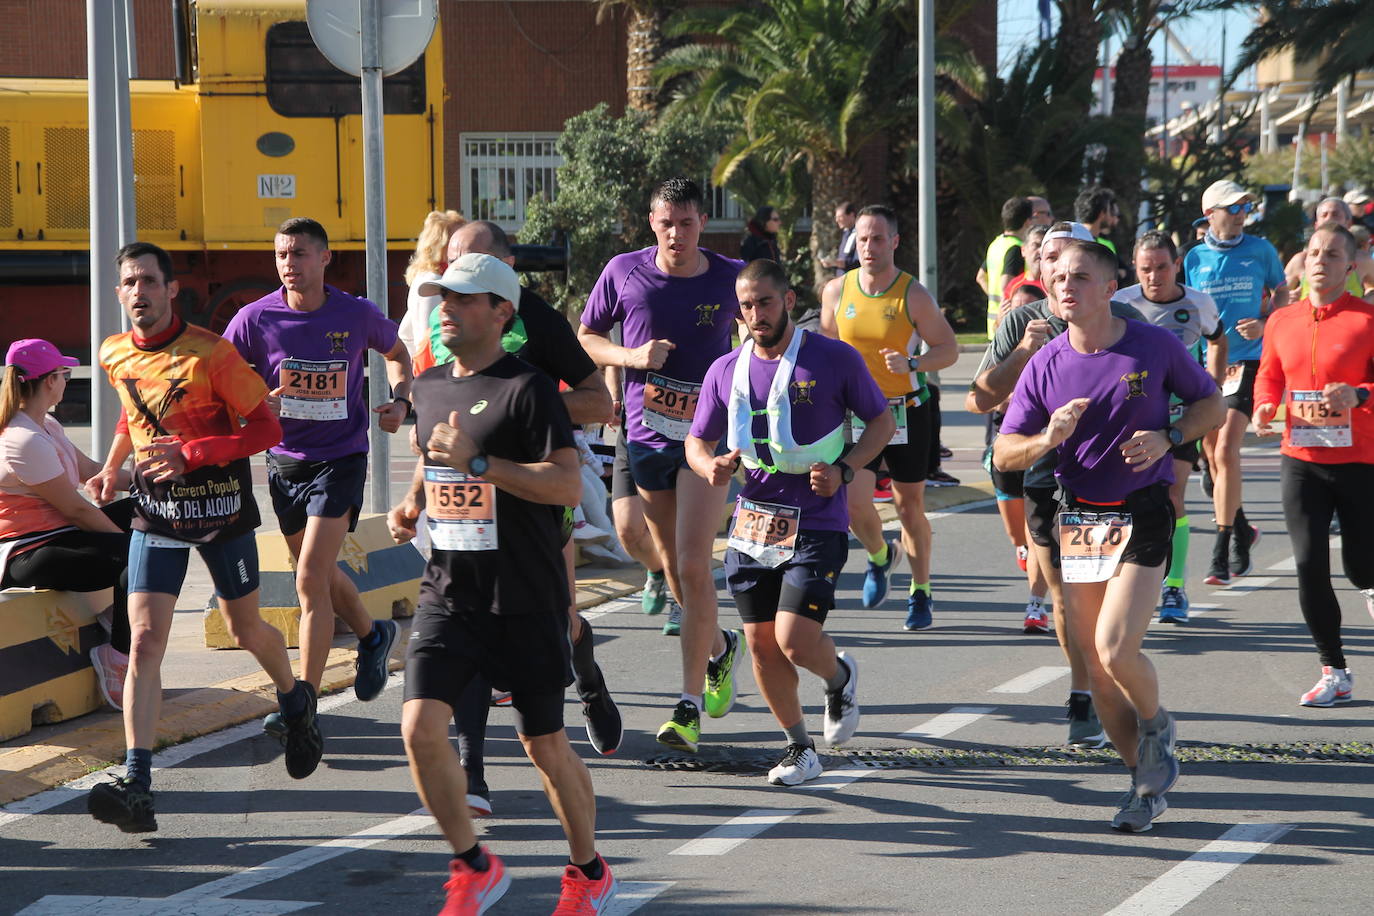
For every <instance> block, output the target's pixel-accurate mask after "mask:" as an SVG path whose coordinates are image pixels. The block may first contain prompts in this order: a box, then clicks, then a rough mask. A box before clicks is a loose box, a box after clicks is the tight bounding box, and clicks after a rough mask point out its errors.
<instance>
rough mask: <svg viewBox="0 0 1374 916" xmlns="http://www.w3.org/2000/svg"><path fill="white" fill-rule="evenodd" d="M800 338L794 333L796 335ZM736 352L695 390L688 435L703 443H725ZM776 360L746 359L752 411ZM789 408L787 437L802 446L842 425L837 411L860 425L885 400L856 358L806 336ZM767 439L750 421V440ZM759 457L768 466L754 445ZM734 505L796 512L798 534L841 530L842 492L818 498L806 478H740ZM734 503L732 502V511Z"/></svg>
mask: <svg viewBox="0 0 1374 916" xmlns="http://www.w3.org/2000/svg"><path fill="white" fill-rule="evenodd" d="M796 332H797V333H800V329H797V331H796ZM739 354H740V351H739V349H738V348H737V349H735V350H734V351H732V352H730V353H727V354H725V355H724V356H722V357H720V358H719V359H717V360H716V361H715V362H714V363H712V364H711V368H710V369H709V370H708V371H707V373H706V380H705V382H704V383H703V384H702V387H701V400H700V401H699V402H698V404H697V414H696V419H695V420H693V421H692V435H693V436H696V437H697V438H698V439H702V440H704V441H706V442H715V441H719V440H724V439H725V438H726V431H727V429H728V427H729V422H730V420H729V410H728V406H727V405H728V404H729V403H730V386H731V384H732V382H733V379H734V373H735V363H736V362H738V360H739ZM778 362H779V361H778V360H775V359H774V360H767V359H761V358H760V357H759V355H758V353H757V352H755V353H754V354H753V355H752V356H751V357H750V359H749V401H750V404H751V406H752V407H753V409H754V410H762V409H763V408H764V407H765V406H767V402H768V389H769V386H771V385H772V384H773V376H774V375H775V374H776V373H777V369H778ZM789 395H790V401H791V404H792V438H793V440H794V441H795V442H797V443H799V444H802V445H806V444H808V443H811V442H816V441H818V440H819V439H821V438H823V437H824V436H825V435H826V434H827V433H829V432H830V431H831V430H832V429H834V428H835V427H837V426H839V425H841V424H842V423H844V418H845V412H846V411H853V412H854V414H855V415H857V416H858V417H859V418H860V419H862V420H872V419H874V418H875V417H877V416H878V415H879V414H881V413H882V412H883V411H885V410H886V409H887V400H886V399H885V398H884V397H883V393H882V392H881V391H880V390H879V389H878V384H877V383H876V382H875V381H873V376H872V374H871V373H870V372H869V371H868V367H867V366H866V365H864V360H863V357H862V356H860V355H859V352H858V351H857V350H855V349H854V348H853V347H851V346H850V345H849V344H847V343H843V342H841V341H838V340H832V339H830V338H829V337H823V336H821V335H820V334H810V333H808V334H807V335H806V338H805V339H804V340H803V341H802V344H801V349H800V350H798V351H797V367H796V370H795V371H794V372H793V373H792V383H791V385H790V386H789ZM767 436H768V418H767V417H766V416H755V417H754V437H755V438H766V437H767ZM757 448H758V452H759V458H760V459H762V460H764V461H765V462H768V463H772V456H771V455H769V454H768V446H767V445H765V444H763V443H759V444H758V445H757ZM745 478H746V479H745V484H744V487H743V489H742V490H741V491H740V494H739V498H740V499H748V500H753V501H755V502H767V503H780V504H782V505H785V506H796V507H797V508H799V509H800V510H801V520H800V523H799V525H798V527H799V529H800V530H802V531H847V530H849V507H848V505H847V504H846V503H845V488H844V487H840V489H839V490H837V491H836V492H835V495H834V496H831V497H830V498H828V499H827V498H825V497H822V496H817V495H816V494H815V493H813V492H812V491H811V479H810V477H809V475H806V474H781V473H779V474H769V473H768V472H767V471H765V470H763V469H762V468H754V469H752V470H746V471H745ZM738 506H739V503H738V502H736V509H737V510H738Z"/></svg>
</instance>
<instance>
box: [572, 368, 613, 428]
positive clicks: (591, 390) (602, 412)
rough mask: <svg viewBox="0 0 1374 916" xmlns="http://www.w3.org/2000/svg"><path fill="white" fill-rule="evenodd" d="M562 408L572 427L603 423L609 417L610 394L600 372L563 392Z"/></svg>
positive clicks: (595, 372) (596, 371)
mask: <svg viewBox="0 0 1374 916" xmlns="http://www.w3.org/2000/svg"><path fill="white" fill-rule="evenodd" d="M563 406H564V407H566V408H568V417H569V418H570V419H571V420H572V422H573V425H574V426H581V425H582V424H583V423H605V422H606V421H607V420H608V419H609V418H610V416H611V393H610V392H609V391H607V390H606V383H605V382H604V381H603V380H602V378H601V372H600V370H594V371H593V372H592V373H591V374H590V375H588V376H587V377H586V378H584V379H583V380H582V381H580V382H578V383H577V384H576V385H574V386H572V389H571V390H569V391H565V392H563Z"/></svg>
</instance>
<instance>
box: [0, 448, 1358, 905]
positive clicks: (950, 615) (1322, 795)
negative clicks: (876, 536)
mask: <svg viewBox="0 0 1374 916" xmlns="http://www.w3.org/2000/svg"><path fill="white" fill-rule="evenodd" d="M1247 451H1252V452H1254V453H1252V454H1248V455H1247V458H1246V478H1245V479H1246V508H1247V514H1248V515H1249V516H1250V517H1251V519H1252V520H1254V521H1256V522H1258V523H1259V524H1260V525H1261V527H1262V528H1263V529H1264V531H1265V536H1264V538H1263V540H1261V541H1260V543H1259V544H1258V545H1257V546H1256V551H1255V560H1256V563H1255V566H1256V568H1255V572H1254V573H1253V574H1252V575H1251V576H1250V577H1248V578H1247V579H1244V580H1239V584H1238V585H1237V586H1234V587H1232V588H1230V589H1223V590H1216V589H1210V588H1208V587H1205V586H1203V585H1202V584H1201V575H1202V573H1203V571H1204V570H1205V566H1206V559H1207V555H1208V552H1209V550H1210V537H1209V536H1207V533H1206V532H1205V531H1204V528H1205V527H1206V526H1207V524H1208V520H1209V518H1210V514H1211V513H1210V509H1209V507H1208V506H1207V505H1206V504H1205V503H1204V502H1203V500H1202V498H1201V494H1200V492H1199V490H1198V488H1197V487H1196V485H1194V486H1193V487H1192V488H1191V490H1190V493H1189V496H1190V501H1191V503H1192V509H1191V516H1192V519H1193V527H1194V537H1193V543H1192V550H1191V556H1190V566H1191V574H1190V585H1191V587H1190V589H1189V591H1190V595H1191V598H1192V600H1193V601H1194V603H1195V605H1207V607H1205V608H1201V609H1200V610H1199V611H1198V612H1197V613H1195V615H1194V617H1193V619H1191V620H1190V621H1189V622H1188V623H1187V624H1186V625H1184V626H1167V625H1158V624H1157V625H1155V626H1152V627H1151V630H1150V634H1149V637H1148V639H1147V643H1146V647H1147V652H1148V653H1149V654H1150V656H1151V658H1152V659H1153V660H1154V662H1155V664H1156V666H1157V667H1158V669H1159V672H1160V678H1161V683H1162V685H1163V696H1164V700H1165V703H1166V705H1168V706H1169V707H1170V708H1171V709H1172V710H1173V711H1174V712H1175V714H1176V715H1177V717H1178V723H1179V725H1178V729H1179V739H1180V744H1181V747H1182V749H1183V750H1182V754H1183V760H1184V763H1183V775H1182V778H1181V780H1180V782H1179V784H1178V786H1177V787H1176V788H1175V790H1174V791H1173V792H1171V793H1170V795H1169V804H1170V808H1169V811H1168V812H1167V813H1166V814H1165V815H1164V816H1163V817H1161V818H1160V820H1159V821H1158V822H1157V824H1156V827H1155V829H1154V830H1153V831H1152V832H1149V833H1146V834H1142V835H1123V834H1118V833H1115V832H1113V831H1112V830H1110V829H1109V827H1108V822H1109V820H1110V818H1111V816H1112V814H1113V812H1114V810H1115V806H1116V803H1117V800H1118V799H1119V797H1120V795H1121V793H1122V792H1123V791H1124V789H1125V788H1126V785H1127V778H1126V776H1125V775H1124V770H1122V768H1121V767H1120V764H1119V763H1118V762H1114V761H1113V760H1112V759H1111V755H1110V754H1109V753H1106V752H1103V753H1098V754H1080V755H1078V756H1073V755H1066V754H1064V753H1062V749H1061V748H1060V744H1061V742H1062V741H1063V739H1064V737H1065V734H1066V727H1065V724H1064V721H1063V718H1062V716H1063V709H1064V702H1065V699H1066V697H1067V692H1068V680H1067V675H1066V671H1067V669H1066V668H1064V667H1063V666H1064V661H1063V658H1062V656H1061V655H1060V653H1059V650H1058V647H1057V645H1056V643H1055V642H1054V640H1053V638H1052V637H1051V636H1027V635H1024V634H1022V632H1021V629H1020V623H1021V616H1022V615H1021V608H1022V606H1023V604H1024V595H1025V586H1024V582H1023V580H1022V579H1021V578H1020V573H1019V572H1018V571H1017V569H1016V568H1015V566H1014V565H1013V562H1012V555H1011V550H1010V548H1009V546H1008V545H1007V543H1006V540H1005V538H1004V536H1003V534H1002V532H1001V526H1000V523H999V521H998V519H997V516H996V510H995V509H994V508H993V507H992V506H991V505H990V504H988V503H986V502H985V503H975V504H972V505H970V506H966V507H962V508H963V511H958V512H953V513H949V514H946V515H943V516H941V517H939V518H937V519H936V520H935V523H934V524H935V532H936V548H935V550H936V558H935V570H936V573H935V577H934V587H935V596H936V609H935V627H934V628H933V629H931V630H928V631H924V632H921V633H915V634H912V633H906V632H904V631H903V630H902V629H901V622H902V618H903V610H902V602H901V600H900V599H901V597H902V595H901V594H899V593H901V592H904V588H905V584H906V581H907V579H906V576H905V575H900V576H898V577H897V586H898V587H897V589H894V595H893V596H892V597H890V598H889V600H888V602H887V604H886V606H884V607H882V608H879V609H875V610H863V609H861V607H860V605H859V602H858V596H857V589H858V586H859V584H860V581H861V575H860V573H861V571H862V568H863V562H862V559H863V558H862V555H861V554H860V553H859V552H858V551H852V552H851V554H850V558H849V563H848V566H847V568H846V573H845V575H844V576H843V577H842V579H841V583H840V585H841V595H840V605H839V607H838V608H837V609H836V610H835V611H834V612H833V613H832V615H831V617H830V624H829V627H828V628H829V629H830V631H831V632H832V633H833V634H834V635H835V637H836V640H837V642H838V643H839V644H840V646H841V647H842V648H844V649H845V650H846V651H848V652H850V653H851V654H852V655H853V656H855V657H856V658H857V659H858V660H859V662H860V664H861V674H860V701H861V704H862V709H863V720H862V723H861V725H860V727H859V732H858V734H857V736H856V737H855V738H854V740H853V742H852V743H851V745H850V746H848V747H846V748H845V750H844V752H843V753H840V752H833V751H832V752H827V751H826V750H825V749H822V750H823V755H824V762H825V764H826V768H827V774H826V776H825V777H823V778H822V780H820V781H819V782H818V783H813V784H809V787H808V788H805V789H780V788H775V787H772V786H769V785H767V784H766V782H765V779H764V775H763V771H764V770H766V768H767V766H769V765H771V763H772V762H774V761H775V760H776V758H777V757H779V756H780V755H781V751H782V746H783V741H782V739H781V735H780V733H779V732H778V729H777V728H776V726H775V724H774V723H773V721H772V718H771V716H770V715H769V714H768V711H767V709H766V708H765V706H764V705H763V702H762V700H761V698H760V697H759V695H758V691H757V688H756V687H755V686H754V684H753V679H752V675H751V674H749V673H748V672H747V666H746V671H745V673H744V674H743V676H742V680H741V691H742V697H741V700H740V702H739V704H737V706H736V708H735V710H734V711H733V712H732V713H731V714H730V715H729V716H728V717H726V718H724V719H721V720H708V721H707V723H705V732H704V734H703V744H702V751H701V753H700V755H698V757H697V758H695V759H690V760H689V759H683V758H676V757H672V756H671V755H668V754H666V753H665V752H664V749H662V748H660V747H659V746H658V745H656V744H655V742H654V741H653V738H652V735H653V732H654V731H655V730H656V728H657V726H658V725H659V723H660V722H662V721H663V720H664V719H665V718H666V717H667V714H668V711H669V709H670V706H671V703H672V701H673V700H675V699H676V697H675V694H676V686H677V671H678V665H679V663H678V648H677V641H676V640H674V639H671V638H668V637H664V636H662V635H661V634H660V633H659V627H660V625H661V622H662V621H661V618H648V617H645V616H643V615H642V614H641V613H640V612H639V609H638V602H637V601H617V602H613V603H611V604H609V605H605V606H602V607H601V608H598V609H596V610H595V611H593V612H592V616H593V617H594V618H595V619H594V626H595V628H596V632H597V636H598V647H597V654H598V658H599V659H600V660H601V663H602V665H603V667H604V668H605V669H606V672H607V676H608V678H609V680H610V683H611V686H612V689H613V690H614V692H615V695H616V697H617V699H618V700H619V702H620V705H621V709H622V710H623V712H624V715H625V720H626V728H627V735H626V739H625V742H624V744H623V746H622V748H621V750H620V752H619V753H618V754H617V755H616V756H615V757H612V758H599V757H597V756H596V755H595V754H594V752H593V751H592V750H591V748H590V747H589V746H588V745H587V743H586V741H585V737H584V735H583V734H582V729H581V716H580V712H579V710H578V708H577V706H576V705H575V704H574V703H569V705H568V707H567V711H568V721H569V724H570V727H571V728H572V734H573V737H574V740H575V744H576V746H577V747H578V748H579V750H580V751H581V753H582V754H583V756H584V757H585V758H586V759H587V760H588V763H589V766H590V768H591V771H592V776H593V780H594V782H595V785H596V789H597V793H598V797H599V813H598V846H599V850H600V851H601V852H602V854H603V855H605V856H606V858H607V859H608V861H609V862H610V863H611V865H612V868H613V869H614V871H615V873H616V875H617V877H618V879H619V880H620V881H621V882H622V893H621V896H620V900H619V902H618V903H617V904H616V906H615V908H614V910H613V912H615V913H621V914H624V913H630V912H641V913H645V914H676V913H694V912H720V913H759V914H765V913H770V914H771V913H792V914H795V913H941V914H944V913H949V914H959V913H989V912H993V913H1046V912H1056V913H1108V912H1111V913H1169V912H1175V911H1177V910H1179V909H1182V910H1183V911H1185V912H1196V913H1202V912H1207V913H1216V914H1225V913H1241V912H1245V913H1275V914H1277V913H1291V912H1300V911H1303V910H1309V909H1312V910H1315V909H1320V910H1321V911H1323V912H1330V913H1356V912H1360V913H1364V912H1368V902H1367V901H1368V900H1369V899H1371V891H1374V871H1371V869H1370V868H1369V867H1368V865H1369V856H1370V854H1371V850H1374V823H1372V822H1371V818H1372V817H1374V767H1371V765H1370V762H1369V761H1370V760H1371V759H1374V758H1372V757H1371V751H1370V746H1369V743H1370V742H1371V741H1372V740H1374V729H1371V715H1370V712H1371V708H1372V707H1374V704H1371V702H1370V701H1368V700H1364V699H1361V697H1362V696H1365V695H1367V694H1366V693H1365V692H1364V691H1366V690H1367V689H1368V688H1362V687H1361V686H1360V685H1361V682H1360V681H1358V680H1357V682H1356V688H1355V691H1356V693H1355V695H1356V698H1357V699H1356V702H1354V703H1351V704H1349V705H1346V706H1342V707H1336V708H1333V709H1306V708H1303V707H1300V706H1298V704H1297V698H1298V696H1299V695H1300V694H1301V693H1302V692H1303V691H1304V690H1306V689H1307V688H1308V687H1310V686H1311V684H1312V683H1313V681H1314V680H1315V679H1316V676H1317V674H1318V673H1319V671H1318V668H1319V662H1318V661H1317V658H1316V655H1315V653H1314V651H1313V649H1312V646H1311V643H1310V640H1309V638H1308V636H1307V633H1306V630H1305V628H1304V627H1303V625H1302V622H1301V618H1300V616H1299V614H1298V611H1297V601H1296V592H1295V580H1294V578H1293V571H1292V563H1291V550H1290V549H1289V545H1288V542H1287V538H1286V536H1285V535H1284V533H1283V530H1282V516H1281V512H1280V508H1279V505H1278V485H1277V460H1276V453H1275V452H1273V451H1272V450H1269V449H1262V450H1257V451H1256V450H1247ZM1340 585H1341V587H1342V589H1343V590H1342V591H1341V599H1342V603H1343V607H1344V609H1345V610H1346V612H1347V626H1346V636H1347V651H1348V653H1349V654H1350V655H1351V664H1352V667H1353V668H1354V669H1355V670H1356V673H1357V676H1358V675H1359V674H1360V672H1361V668H1360V662H1361V659H1363V658H1365V657H1367V656H1369V655H1370V654H1371V649H1374V628H1371V621H1370V619H1369V616H1368V615H1367V614H1366V613H1365V610H1364V607H1363V602H1362V601H1361V600H1360V598H1359V595H1358V594H1357V593H1355V592H1354V591H1353V590H1352V589H1350V588H1349V587H1348V586H1346V585H1345V583H1343V582H1342V583H1340ZM722 604H723V607H722V612H723V619H724V620H727V621H734V620H736V619H737V618H736V617H735V616H734V613H733V608H732V607H731V606H730V604H729V602H728V600H725V601H723V602H722ZM399 680H400V678H399V677H393V678H392V682H391V685H390V687H389V689H388V690H387V691H386V692H385V693H384V694H383V695H382V697H380V698H379V699H378V700H376V701H374V702H373V703H370V704H361V703H358V702H356V701H353V700H352V698H351V696H348V695H343V696H340V697H338V698H334V699H330V700H329V701H327V703H326V704H325V705H326V708H327V709H328V711H327V712H326V713H325V715H324V719H323V723H324V730H325V734H326V753H325V759H324V762H323V763H322V765H321V767H320V769H319V770H318V771H317V772H316V773H315V775H313V776H312V777H311V778H310V779H308V780H306V781H303V782H294V781H292V780H290V779H289V778H288V777H287V776H286V774H285V771H284V768H283V764H282V761H281V759H280V751H279V749H278V748H277V746H276V745H275V744H274V743H272V742H269V741H268V740H267V739H265V738H264V737H262V736H261V735H260V734H259V733H258V732H257V731H256V729H255V727H254V726H253V725H252V724H251V723H250V724H249V725H247V726H241V727H239V728H237V729H231V730H230V731H228V732H224V733H221V734H220V735H214V736H209V737H207V738H203V739H198V740H197V741H195V742H192V743H191V744H188V745H183V746H181V747H179V748H174V749H171V750H169V751H167V752H164V753H163V754H162V755H160V756H159V757H158V758H156V760H155V764H156V765H159V766H162V767H164V769H163V770H162V771H161V772H159V773H158V774H157V775H156V777H155V789H156V791H157V792H158V795H157V805H158V820H159V823H160V825H161V829H160V831H159V832H158V833H156V834H150V835H145V836H143V837H137V836H127V835H124V834H121V833H119V832H118V831H116V830H115V829H113V828H110V827H106V826H104V825H99V824H96V823H94V822H93V821H91V820H90V818H89V817H88V816H87V815H86V814H85V805H84V799H83V798H82V795H83V794H84V788H85V787H86V786H88V785H89V784H90V783H91V782H93V781H94V780H95V779H98V778H100V777H99V776H97V775H93V776H91V777H88V778H87V779H86V780H82V781H79V782H78V783H76V784H74V785H73V787H71V788H65V789H57V790H54V791H53V792H49V793H45V794H43V795H39V796H35V797H33V798H30V799H27V800H25V801H23V802H20V803H17V804H15V805H12V806H10V807H9V808H8V809H5V810H4V811H3V812H0V888H3V891H4V892H3V894H0V911H3V912H20V913H25V914H72V913H82V914H105V913H131V914H132V913H138V914H144V916H146V914H163V913H178V914H180V913H185V914H196V916H208V914H250V913H263V914H265V913H285V912H292V911H296V910H301V911H306V912H315V913H382V912H385V913H389V914H396V916H401V914H411V913H432V912H436V911H437V910H438V908H439V906H440V904H441V902H442V884H443V881H444V879H445V876H446V867H447V861H448V856H449V853H448V850H447V848H446V846H445V845H444V843H443V841H442V840H441V839H440V837H439V835H438V833H437V831H436V829H435V827H434V825H433V822H432V821H431V820H430V819H429V818H428V817H427V816H425V815H424V813H423V812H419V811H417V808H418V806H419V802H418V799H417V797H416V795H415V792H414V789H413V787H412V785H411V782H410V777H409V773H408V771H407V769H406V766H405V757H404V751H403V749H402V746H401V741H400V737H399V726H398V721H399V704H400V696H401V690H400V685H399ZM802 689H803V698H804V700H805V701H806V702H808V704H809V706H808V716H809V721H810V722H811V725H812V729H813V732H815V733H819V730H820V722H819V703H820V695H821V689H820V685H819V683H818V682H817V681H816V679H815V678H813V677H810V676H806V675H804V676H803V684H802ZM1350 742H1355V744H1347V747H1346V751H1347V753H1348V755H1349V756H1348V759H1344V760H1342V759H1319V758H1320V757H1322V756H1327V757H1332V756H1334V757H1337V758H1339V757H1340V748H1336V749H1335V751H1334V752H1333V751H1332V749H1331V748H1330V747H1329V746H1330V745H1340V744H1342V743H1350ZM1359 742H1363V743H1362V744H1360V743H1359ZM1322 746H1328V747H1326V750H1325V751H1322V750H1321V747H1322ZM487 748H488V757H489V762H488V774H487V777H488V782H489V783H490V785H491V788H492V790H493V799H492V800H493V804H494V806H495V815H494V816H493V817H492V818H490V819H488V820H486V821H484V822H483V823H482V829H483V841H484V842H486V843H488V844H489V845H490V847H491V848H492V849H493V851H495V852H497V853H498V854H500V855H501V856H502V857H503V858H504V859H505V861H506V863H507V865H508V867H509V868H510V869H511V872H512V875H513V884H512V887H511V891H510V893H509V894H508V895H507V896H506V898H505V899H504V900H503V901H502V902H501V903H500V904H498V905H497V906H496V907H495V908H494V909H493V910H491V912H492V913H493V914H525V913H540V912H544V913H547V912H550V911H551V910H552V908H553V906H554V902H555V900H556V896H557V891H558V876H559V869H560V867H561V865H562V864H563V862H564V861H565V860H566V858H565V857H566V847H565V845H564V843H563V841H562V838H561V834H560V831H559V829H558V826H557V823H556V822H555V821H554V819H553V817H552V815H551V812H550V811H549V808H548V805H547V803H546V802H545V800H544V798H543V795H542V793H541V792H540V790H539V786H538V780H537V777H536V775H535V773H534V770H533V768H532V767H531V766H529V765H528V763H526V762H525V761H524V760H523V758H522V757H521V756H520V749H519V746H518V744H517V742H516V741H515V739H514V734H513V732H512V730H511V728H510V720H509V715H508V713H506V712H504V711H500V710H496V711H493V714H492V725H491V729H490V739H489V742H488V746H487ZM912 751H914V752H915V753H911V752H912ZM904 752H905V753H904ZM1352 752H1353V753H1352Z"/></svg>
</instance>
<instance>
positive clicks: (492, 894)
mask: <svg viewBox="0 0 1374 916" xmlns="http://www.w3.org/2000/svg"><path fill="white" fill-rule="evenodd" d="M482 851H483V852H484V853H486V854H487V870H486V871H477V870H476V869H474V868H473V867H472V866H471V865H469V864H467V863H466V862H464V861H463V860H462V859H454V860H452V861H451V862H449V863H448V880H447V881H445V882H444V891H445V892H446V893H447V895H448V896H447V899H445V901H444V908H443V909H442V910H440V911H439V916H480V914H482V913H485V912H486V911H487V910H489V909H491V907H492V905H493V904H495V903H496V901H498V900H500V899H501V897H502V896H504V895H505V893H506V891H507V890H508V889H509V888H510V875H508V874H506V863H504V862H502V861H501V860H500V859H499V858H498V857H496V856H494V855H492V853H491V850H489V849H487V848H486V847H485V846H484V847H482ZM592 912H595V911H592Z"/></svg>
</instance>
